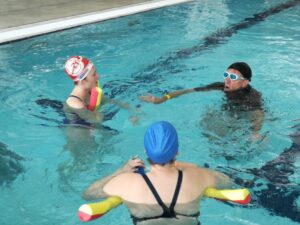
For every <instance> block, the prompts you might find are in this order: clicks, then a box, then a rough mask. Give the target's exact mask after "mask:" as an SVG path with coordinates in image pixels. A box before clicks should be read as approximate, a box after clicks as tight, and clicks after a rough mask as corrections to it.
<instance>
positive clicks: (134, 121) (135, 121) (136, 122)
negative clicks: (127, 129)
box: [129, 116, 140, 126]
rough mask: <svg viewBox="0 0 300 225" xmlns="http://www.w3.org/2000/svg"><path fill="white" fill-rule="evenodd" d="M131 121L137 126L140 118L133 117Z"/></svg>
mask: <svg viewBox="0 0 300 225" xmlns="http://www.w3.org/2000/svg"><path fill="white" fill-rule="evenodd" d="M129 120H130V121H131V123H132V125H134V126H136V125H138V124H139V120H140V119H139V118H138V117H137V116H131V117H129Z"/></svg>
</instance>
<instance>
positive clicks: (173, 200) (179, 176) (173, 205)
mask: <svg viewBox="0 0 300 225" xmlns="http://www.w3.org/2000/svg"><path fill="white" fill-rule="evenodd" d="M181 183H182V171H181V170H178V180H177V184H176V189H175V193H174V196H173V199H172V202H171V205H170V208H169V209H170V211H171V212H172V211H174V207H175V205H176V202H177V198H178V195H179V191H180V188H181Z"/></svg>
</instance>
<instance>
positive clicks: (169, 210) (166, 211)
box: [142, 170, 182, 217]
mask: <svg viewBox="0 0 300 225" xmlns="http://www.w3.org/2000/svg"><path fill="white" fill-rule="evenodd" d="M142 176H143V178H144V180H145V181H146V183H147V185H148V187H149V188H150V190H151V192H152V193H153V195H154V197H155V199H156V201H157V203H158V204H159V205H160V206H161V207H162V209H163V211H164V213H163V216H166V217H170V216H175V213H174V207H175V204H176V202H177V198H178V195H179V190H180V187H181V183H182V171H181V170H178V179H177V184H176V189H175V193H174V195H173V199H172V202H171V205H170V208H168V207H167V206H166V205H165V204H164V203H163V201H162V200H161V198H160V196H159V195H158V193H157V191H156V189H155V188H154V186H153V184H152V183H151V181H150V180H149V178H148V176H147V175H146V174H142Z"/></svg>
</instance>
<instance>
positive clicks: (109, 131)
mask: <svg viewBox="0 0 300 225" xmlns="http://www.w3.org/2000/svg"><path fill="white" fill-rule="evenodd" d="M35 102H36V104H37V105H39V106H40V107H41V108H42V109H43V110H42V111H40V112H39V113H35V114H34V115H33V116H34V117H36V118H39V119H41V120H42V121H43V123H41V124H40V125H42V126H47V127H49V126H54V127H58V128H59V129H60V131H62V135H63V137H64V139H65V144H64V146H63V149H62V151H63V152H68V153H69V154H70V155H71V157H69V158H68V159H67V160H65V161H63V162H61V163H60V164H59V165H58V168H57V171H58V173H59V187H60V189H61V190H62V191H70V190H74V188H75V187H74V183H76V182H75V181H76V179H78V177H79V176H82V174H84V173H87V171H89V170H93V169H94V168H93V163H95V162H96V161H97V160H99V158H101V155H102V154H103V153H104V152H105V150H106V149H111V148H112V147H111V146H110V148H109V147H108V146H107V145H108V144H109V142H110V139H111V138H112V137H113V136H115V135H118V134H119V131H118V130H115V129H113V128H110V127H109V126H105V125H103V124H100V123H99V124H91V123H88V122H86V121H84V120H83V119H80V120H76V121H75V122H78V124H76V123H73V122H74V121H72V123H66V122H65V121H66V120H67V116H66V113H65V111H64V104H63V103H62V102H61V101H58V100H52V99H45V98H41V99H37V100H36V101H35ZM118 111H119V109H116V110H112V111H108V112H107V113H106V114H105V116H104V121H108V120H111V119H113V117H114V116H115V115H116V114H117V112H118ZM53 112H55V113H56V114H54V115H53V114H52V113H53ZM53 124H54V125H53Z"/></svg>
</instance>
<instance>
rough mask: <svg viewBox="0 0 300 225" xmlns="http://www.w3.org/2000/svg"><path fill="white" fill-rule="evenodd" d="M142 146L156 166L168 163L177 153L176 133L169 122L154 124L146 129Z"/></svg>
mask: <svg viewBox="0 0 300 225" xmlns="http://www.w3.org/2000/svg"><path fill="white" fill-rule="evenodd" d="M144 146H145V149H146V153H147V155H148V157H149V159H150V160H151V161H152V162H154V163H158V164H164V163H167V162H170V161H171V160H172V159H174V157H175V155H176V154H177V152H178V137H177V132H176V130H175V128H174V127H173V125H172V124H170V123H169V122H165V121H160V122H156V123H154V124H152V125H151V126H150V127H149V128H148V129H147V131H146V133H145V137H144Z"/></svg>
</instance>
